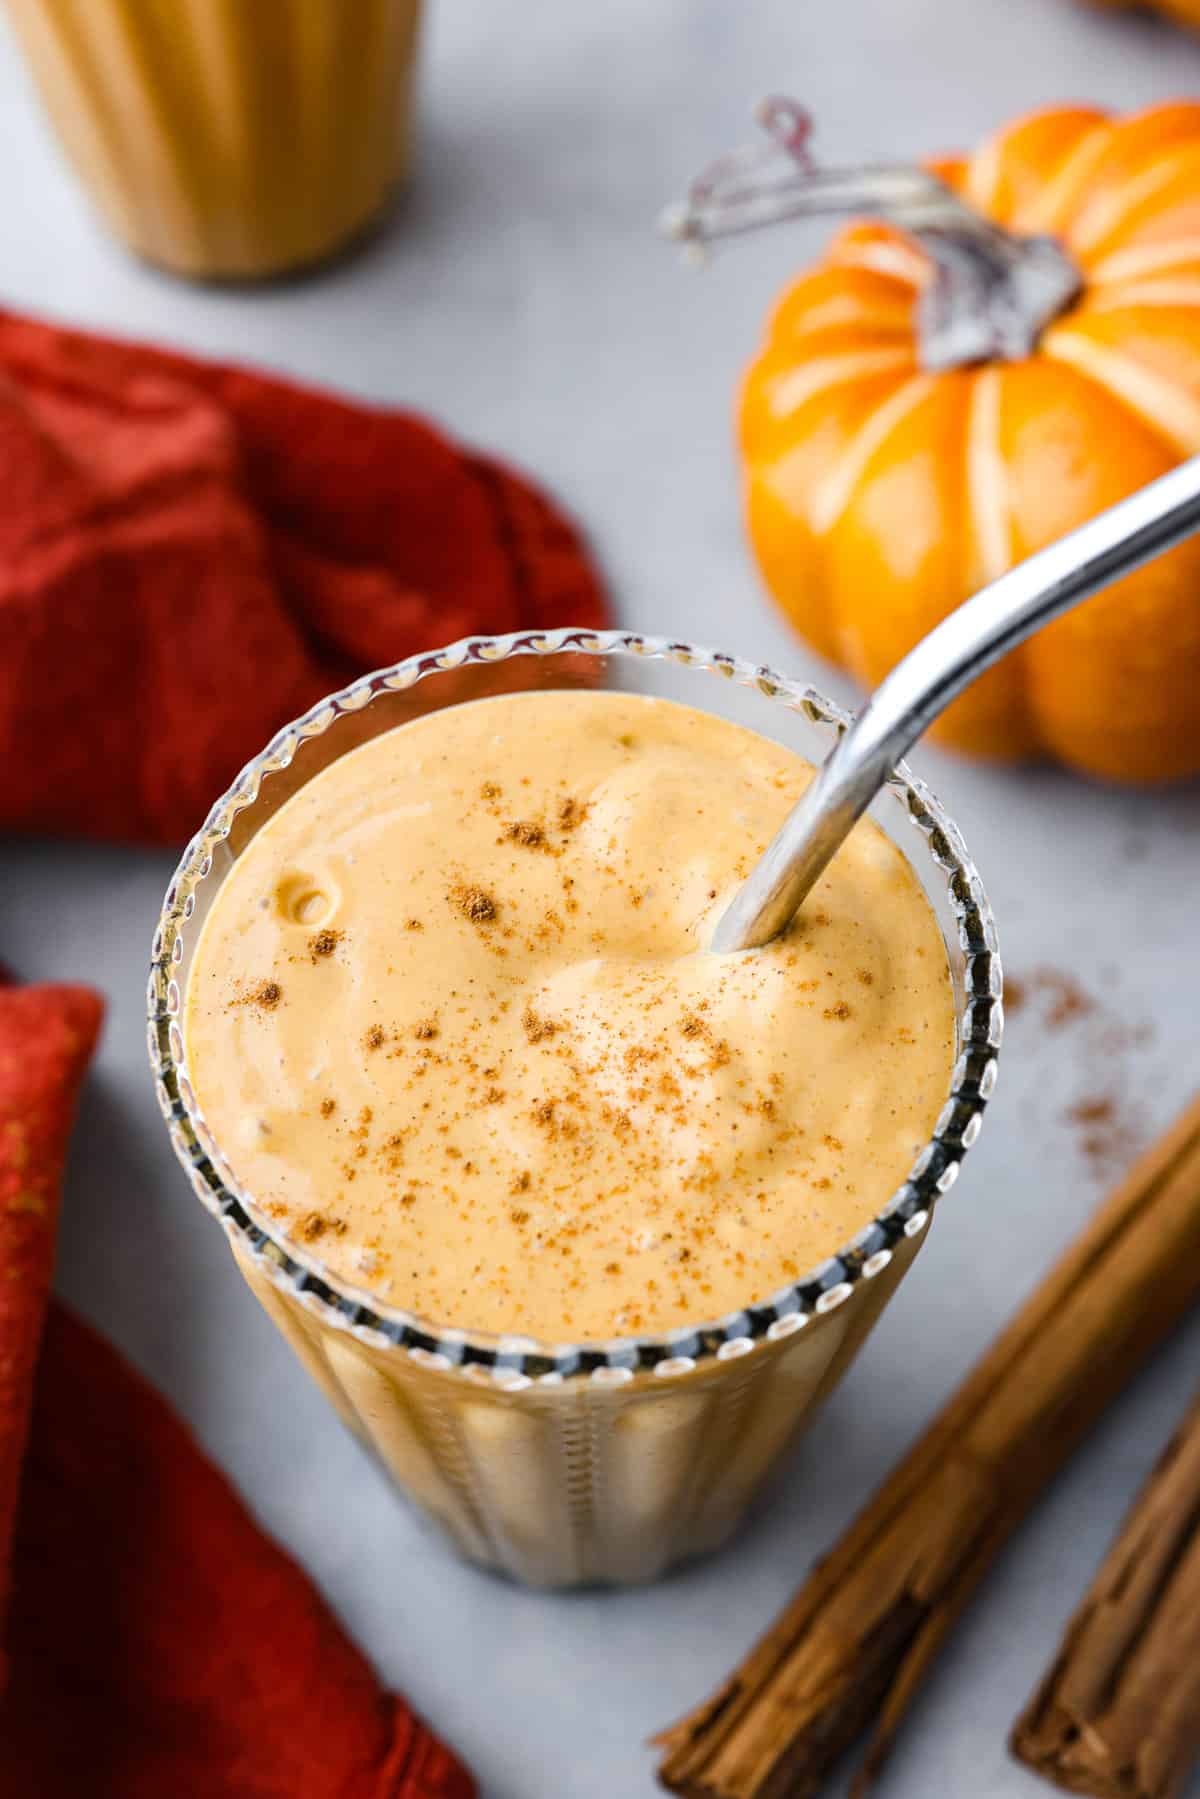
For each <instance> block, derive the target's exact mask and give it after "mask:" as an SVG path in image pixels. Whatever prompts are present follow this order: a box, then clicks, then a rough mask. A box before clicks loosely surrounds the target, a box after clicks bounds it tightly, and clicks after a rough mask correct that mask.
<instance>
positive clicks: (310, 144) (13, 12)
mask: <svg viewBox="0 0 1200 1799" xmlns="http://www.w3.org/2000/svg"><path fill="white" fill-rule="evenodd" d="M6 4H7V7H8V11H9V14H10V16H11V19H12V22H13V25H14V27H15V29H16V33H17V36H18V38H19V40H20V42H21V45H22V47H23V49H24V51H25V57H26V60H27V61H28V64H29V68H30V72H31V74H32V75H33V78H34V80H35V82H36V83H37V86H38V90H39V92H40V94H41V97H42V100H43V103H44V104H45V107H46V111H47V112H48V114H49V115H50V118H51V121H52V122H53V124H54V126H55V129H56V130H57V132H58V135H59V138H60V140H61V142H62V147H63V149H64V151H65V152H66V154H67V156H68V157H69V159H70V161H71V163H72V164H73V166H74V168H75V172H76V174H77V175H78V176H79V178H80V180H81V181H82V183H83V185H84V187H85V189H86V190H87V193H88V195H89V197H90V198H91V200H92V201H93V203H94V205H95V206H96V209H97V211H98V212H99V213H100V214H101V215H102V217H103V218H104V220H105V222H106V223H107V224H108V226H109V227H110V229H111V230H112V231H114V232H115V233H116V235H117V236H118V237H119V238H121V239H122V240H123V241H124V242H125V243H126V244H128V245H129V247H130V249H131V250H134V251H136V252H137V253H138V255H140V256H144V257H146V258H147V259H148V260H149V261H150V262H153V263H157V264H159V265H160V266H161V267H163V268H167V269H171V270H172V271H173V272H174V273H175V274H178V275H190V276H194V277H197V278H200V279H210V280H254V279H258V278H260V277H262V276H267V275H279V274H283V273H285V272H287V271H290V270H294V269H299V268H303V267H304V266H305V265H307V264H309V263H314V262H321V261H324V260H325V259H326V258H328V257H330V256H332V255H334V254H335V253H336V252H337V251H339V250H340V249H342V247H343V246H344V245H346V244H347V243H349V242H350V241H351V240H352V239H354V238H356V237H357V236H358V235H359V234H360V233H361V232H363V231H364V230H365V228H366V227H367V226H368V225H369V224H370V222H371V221H372V219H374V218H375V216H376V214H377V213H378V212H379V211H380V209H381V208H382V207H383V205H384V203H385V201H386V200H387V197H388V195H389V194H390V192H391V191H392V188H393V187H394V186H395V185H396V183H397V182H399V181H400V180H402V179H403V177H404V175H405V174H406V172H407V168H408V159H409V146H410V141H411V127H412V90H413V75H414V68H415V63H416V51H417V30H418V20H419V12H420V0H234V3H233V4H230V0H6Z"/></svg>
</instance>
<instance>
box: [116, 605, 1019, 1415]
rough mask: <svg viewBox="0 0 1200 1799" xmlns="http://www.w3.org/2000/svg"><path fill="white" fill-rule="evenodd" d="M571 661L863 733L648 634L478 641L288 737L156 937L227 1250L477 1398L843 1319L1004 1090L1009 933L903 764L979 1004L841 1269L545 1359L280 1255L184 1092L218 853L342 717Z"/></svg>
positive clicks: (165, 1055)
mask: <svg viewBox="0 0 1200 1799" xmlns="http://www.w3.org/2000/svg"><path fill="white" fill-rule="evenodd" d="M564 652H565V653H571V652H576V653H579V654H582V655H591V656H603V657H619V656H628V657H635V658H642V659H647V658H651V659H669V660H671V661H674V662H677V663H680V664H681V665H683V666H685V667H689V668H696V669H701V670H705V671H707V672H709V673H712V674H717V675H721V676H723V677H724V678H725V679H727V680H730V681H734V682H736V683H739V684H740V685H742V686H745V687H753V688H757V689H758V691H759V692H760V693H762V694H764V695H765V696H766V697H767V698H769V699H774V700H778V701H779V702H780V703H781V704H783V705H784V706H786V707H787V708H788V709H789V710H792V711H796V712H802V713H803V714H804V715H805V717H806V718H808V720H809V721H810V722H811V723H813V724H816V725H818V726H824V727H827V728H828V731H829V733H830V738H831V741H832V740H833V739H834V738H835V737H836V736H837V735H839V734H840V733H841V732H842V731H844V730H845V728H846V725H847V723H848V722H849V714H848V713H847V712H846V711H844V710H843V708H841V707H840V706H837V705H836V704H834V702H832V701H830V700H827V699H825V698H824V697H823V696H822V695H821V694H819V693H817V692H816V691H815V689H813V688H811V687H807V686H804V685H801V684H800V683H798V682H796V681H793V680H791V679H789V678H788V677H786V676H783V675H779V674H776V673H774V672H773V671H772V670H771V669H768V668H763V667H761V666H758V665H756V664H754V663H751V662H747V661H745V660H743V659H742V658H740V657H737V656H732V655H728V654H726V653H724V652H721V651H713V650H709V649H705V648H700V647H697V646H695V645H692V644H687V643H680V642H675V641H672V640H671V639H667V638H660V637H650V636H645V635H642V634H641V633H638V632H630V631H589V630H583V629H571V628H568V629H564V630H558V631H528V632H513V633H510V634H508V635H506V636H503V637H467V638H463V639H462V640H461V641H460V642H458V643H455V644H451V645H449V646H448V647H446V648H445V649H440V650H434V651H430V652H427V653H425V654H421V655H417V656H412V657H409V658H408V659H407V660H406V661H404V662H400V663H397V664H396V665H395V666H393V667H391V668H385V669H380V670H376V671H375V672H374V673H372V674H368V675H364V676H362V677H361V678H360V679H359V680H357V681H355V682H352V683H351V685H350V686H348V687H346V688H344V689H343V690H342V691H341V692H340V693H337V694H334V695H332V696H330V697H329V698H327V699H324V700H321V701H320V702H319V703H318V704H317V705H315V706H313V707H312V708H311V709H310V710H309V711H308V712H306V713H305V714H304V715H303V717H301V718H299V719H296V720H294V721H293V722H292V723H291V724H288V725H285V726H284V727H283V729H282V730H281V731H279V732H277V733H276V735H275V737H274V738H273V739H272V741H271V742H270V743H269V744H268V745H267V747H266V749H265V750H263V751H262V753H261V754H260V755H258V756H256V757H255V758H254V759H253V761H251V762H249V763H248V764H247V765H246V767H245V768H244V769H243V770H242V772H241V773H240V774H239V775H238V777H237V779H236V780H235V781H234V782H233V785H232V786H231V787H230V788H229V790H228V791H227V792H226V793H225V794H224V795H223V796H222V797H221V798H220V799H219V800H218V801H217V802H216V804H215V805H214V806H213V808H212V810H211V812H210V813H209V815H208V817H207V819H206V820H205V822H204V824H203V825H202V826H201V828H200V830H199V831H198V832H197V833H196V835H195V836H194V837H193V838H192V840H191V842H190V843H189V844H188V846H187V849H186V850H185V851H184V853H183V856H182V859H181V860H180V863H179V866H178V868H177V869H176V871H175V874H174V876H173V877H172V880H171V883H170V886H169V887H168V889H167V894H166V898H165V900H164V903H163V911H162V916H161V919H160V921H159V926H158V929H157V931H156V933H155V937H154V944H153V950H152V962H151V969H150V979H149V986H148V993H147V1011H148V1048H149V1054H150V1063H151V1068H152V1071H153V1074H154V1079H155V1087H156V1091H157V1096H158V1102H159V1106H160V1109H161V1111H162V1114H163V1118H164V1120H165V1121H166V1124H167V1128H168V1131H169V1133H170V1137H171V1142H172V1145H173V1147H174V1150H175V1153H176V1156H177V1157H178V1159H179V1161H180V1163H181V1164H182V1166H183V1168H184V1170H185V1172H186V1173H187V1175H188V1178H189V1180H190V1182H191V1185H192V1188H193V1190H194V1191H195V1193H196V1194H197V1196H198V1197H199V1198H200V1200H201V1201H202V1202H203V1204H204V1205H205V1207H206V1208H207V1209H208V1211H209V1212H211V1213H212V1214H213V1215H214V1216H215V1217H216V1218H217V1219H218V1220H219V1222H220V1223H221V1225H222V1227H223V1228H224V1230H225V1231H226V1232H227V1234H228V1235H229V1236H230V1238H231V1240H232V1239H240V1248H241V1250H242V1252H243V1254H248V1255H249V1257H250V1259H251V1261H252V1262H253V1264H254V1265H255V1267H256V1269H257V1271H258V1272H259V1273H260V1274H262V1275H264V1276H265V1277H266V1278H267V1279H268V1280H269V1281H270V1282H271V1284H272V1285H273V1286H276V1287H278V1288H280V1289H281V1290H282V1291H284V1292H285V1293H288V1294H290V1295H292V1296H293V1297H294V1298H296V1299H299V1300H300V1302H301V1303H302V1304H303V1305H304V1306H305V1307H306V1308H307V1309H309V1310H312V1311H314V1312H315V1313H317V1314H318V1315H319V1317H320V1319H321V1322H322V1323H323V1324H325V1325H329V1326H333V1327H334V1328H339V1329H342V1330H346V1331H349V1332H350V1333H351V1334H353V1335H354V1336H356V1337H358V1338H359V1339H360V1340H361V1341H362V1342H364V1343H365V1344H367V1345H369V1346H371V1347H374V1348H385V1347H391V1346H394V1347H396V1348H398V1349H406V1350H408V1351H409V1352H410V1353H412V1354H414V1355H415V1356H416V1358H417V1359H419V1360H420V1361H422V1362H423V1363H424V1364H425V1365H426V1366H430V1367H436V1368H441V1369H446V1370H458V1371H459V1372H461V1373H462V1374H464V1375H466V1376H468V1377H471V1378H473V1379H475V1380H480V1379H483V1380H486V1381H489V1382H490V1381H493V1380H494V1381H495V1382H496V1384H497V1385H498V1386H499V1387H501V1388H502V1389H503V1390H515V1389H517V1388H520V1387H524V1386H527V1385H529V1384H530V1383H532V1382H535V1381H536V1382H541V1383H545V1384H547V1385H554V1384H558V1383H560V1382H562V1381H564V1380H572V1381H573V1380H578V1379H580V1378H583V1379H591V1380H592V1381H594V1382H596V1383H598V1384H612V1385H619V1384H621V1383H623V1382H624V1381H627V1380H630V1379H632V1378H633V1377H634V1375H635V1374H644V1373H655V1374H660V1375H662V1376H665V1377H670V1376H671V1375H680V1374H685V1373H689V1372H691V1371H692V1369H694V1368H695V1367H697V1366H698V1365H699V1364H700V1363H701V1362H704V1361H706V1360H708V1359H710V1358H716V1359H718V1360H722V1361H724V1360H728V1359H732V1358H734V1357H737V1356H739V1355H743V1354H746V1353H748V1352H749V1351H750V1350H752V1349H753V1348H754V1347H755V1345H756V1344H758V1343H760V1342H764V1341H772V1342H774V1341H778V1340H779V1339H780V1338H783V1337H787V1336H791V1335H793V1334H794V1333H795V1332H797V1331H799V1330H801V1329H802V1328H803V1327H804V1326H805V1325H806V1324H807V1323H808V1322H809V1320H810V1319H812V1318H813V1317H815V1316H819V1315H821V1314H824V1313H826V1312H829V1311H832V1310H833V1309H835V1308H836V1307H837V1306H839V1305H841V1304H842V1303H843V1302H844V1301H845V1300H847V1299H849V1298H850V1297H851V1296H852V1294H853V1292H854V1289H855V1286H856V1285H857V1283H859V1282H860V1281H869V1280H871V1279H872V1278H873V1277H874V1276H875V1275H876V1274H878V1273H880V1272H881V1271H882V1270H883V1268H885V1267H886V1266H887V1264H888V1262H889V1261H890V1260H891V1254H892V1249H893V1247H894V1246H895V1245H896V1244H897V1243H898V1242H900V1241H901V1240H902V1239H903V1238H905V1237H915V1236H919V1235H920V1234H921V1232H922V1231H923V1230H924V1229H925V1228H926V1226H927V1224H928V1222H929V1216H930V1213H931V1212H932V1209H933V1207H934V1205H935V1204H936V1202H937V1200H938V1199H939V1198H940V1197H941V1195H942V1194H944V1193H946V1192H948V1191H949V1189H950V1188H951V1187H952V1186H953V1184H954V1182H955V1180H956V1179H957V1177H958V1172H959V1168H960V1166H961V1164H962V1160H963V1157H964V1156H965V1154H966V1152H967V1150H968V1149H969V1148H970V1147H971V1145H972V1144H973V1143H974V1142H975V1140H976V1138H977V1137H978V1135H979V1130H980V1126H981V1123H982V1118H983V1111H984V1108H985V1106H986V1104H987V1101H988V1099H989V1097H990V1095H991V1093H992V1090H993V1088H994V1086H995V1081H996V1070H997V1061H996V1058H997V1052H998V1050H999V1047H1000V1039H1001V1034H1002V1031H1003V1024H1004V1014H1003V1006H1002V1004H1001V992H1002V975H1001V967H1000V959H999V955H998V953H997V948H996V932H995V923H994V920H993V918H992V913H991V908H990V905H989V903H988V900H987V896H986V894H985V893H984V891H983V886H982V883H981V881H980V879H979V875H978V873H977V872H976V870H975V867H974V864H973V863H972V861H971V859H970V856H969V854H968V852H967V848H966V845H965V843H964V842H963V840H962V836H961V834H960V832H959V830H958V828H957V826H956V825H955V824H954V823H953V822H952V820H951V819H950V818H949V817H948V816H947V814H946V813H945V811H944V810H943V808H942V806H941V804H940V802H939V801H938V800H937V799H936V798H935V797H934V795H933V794H932V793H931V792H930V791H929V789H928V788H927V787H926V786H925V784H924V782H922V781H921V780H919V779H918V778H917V777H916V776H915V775H913V774H912V772H911V770H910V769H909V768H908V766H907V764H905V763H903V762H902V763H900V764H898V765H897V768H896V770H895V772H894V774H893V776H892V778H891V780H890V781H889V782H888V788H889V789H890V790H891V791H892V792H893V793H895V794H897V795H898V796H899V797H900V799H901V800H902V802H903V804H904V805H905V807H906V810H907V813H908V818H909V822H910V823H911V824H912V825H913V827H914V828H915V829H916V830H918V831H919V832H921V833H922V835H923V836H924V837H925V838H926V839H927V846H928V853H929V855H930V857H931V858H932V860H933V861H934V863H936V865H937V866H938V867H939V868H940V869H941V870H942V871H943V872H944V874H945V876H946V884H947V891H948V894H949V898H950V903H951V905H952V907H953V910H954V913H955V915H956V918H957V923H958V938H959V946H960V949H961V952H962V955H963V959H964V982H963V985H964V994H965V998H964V1003H963V1007H962V1010H961V1012H960V1015H959V1018H958V1035H959V1043H960V1049H959V1054H958V1057H957V1060H956V1062H955V1066H954V1070H953V1075H952V1078H951V1085H950V1093H949V1096H948V1098H947V1101H946V1104H945V1106H944V1107H943V1109H942V1111H941V1113H940V1115H939V1117H938V1120H937V1123H936V1125H935V1127H934V1131H933V1135H932V1137H931V1138H930V1140H929V1142H928V1143H927V1144H926V1145H925V1147H924V1148H923V1149H922V1150H921V1151H920V1153H919V1154H918V1156H917V1158H916V1160H915V1161H914V1163H913V1166H912V1167H911V1169H910V1170H909V1173H908V1175H907V1177H906V1179H905V1180H904V1182H903V1183H902V1185H901V1186H900V1187H899V1189H898V1190H897V1191H896V1192H895V1193H894V1194H893V1195H892V1197H891V1199H890V1200H889V1201H888V1203H887V1205H886V1206H884V1208H883V1209H882V1211H881V1212H879V1214H878V1215H877V1216H876V1217H875V1219H873V1220H872V1222H871V1223H870V1224H868V1225H867V1226H866V1227H865V1228H864V1229H863V1230H861V1231H860V1232H859V1233H858V1234H857V1236H855V1237H854V1238H853V1239H852V1240H851V1241H850V1242H849V1243H848V1244H846V1245H845V1246H844V1247H843V1248H842V1249H840V1250H839V1251H838V1252H837V1253H836V1254H835V1255H833V1256H831V1257H830V1258H829V1259H828V1260H827V1261H825V1262H823V1263H821V1264H820V1265H819V1266H818V1267H816V1268H814V1269H812V1270H811V1271H810V1272H809V1273H808V1274H806V1275H804V1276H803V1277H802V1278H801V1279H800V1280H798V1281H794V1282H792V1283H790V1284H789V1285H788V1286H786V1287H784V1288H782V1289H780V1290H779V1291H778V1292H777V1293H775V1294H773V1295H772V1296H771V1297H770V1298H769V1299H766V1300H763V1301H762V1302H760V1303H757V1304H754V1305H750V1306H747V1307H746V1308H744V1309H742V1310H739V1311H735V1312H730V1313H726V1314H725V1315H724V1316H723V1317H720V1318H715V1319H713V1320H711V1321H710V1322H707V1323H704V1324H699V1325H696V1326H686V1327H683V1328H679V1329H676V1330H673V1331H670V1332H666V1333H663V1334H660V1335H653V1334H650V1335H636V1336H625V1337H619V1338H615V1339H612V1340H609V1341H604V1342H585V1343H579V1344H543V1343H537V1342H535V1341H533V1340H532V1339H530V1338H527V1337H517V1336H513V1337H497V1336H490V1335H488V1334H486V1333H482V1332H470V1331H464V1330H459V1329H452V1328H448V1327H444V1326H441V1325H437V1324H434V1323H432V1322H430V1321H429V1320H426V1319H423V1318H421V1317H419V1316H418V1315H416V1314H414V1313H411V1312H408V1311H405V1310H404V1309H402V1308H400V1307H395V1306H389V1305H388V1304H387V1303H386V1302H385V1301H383V1300H381V1299H380V1298H378V1297H377V1296H372V1295H371V1294H370V1293H369V1292H368V1291H366V1290H363V1289H358V1288H356V1287H354V1286H352V1285H351V1284H349V1283H348V1282H346V1281H343V1280H334V1279H333V1278H331V1277H330V1276H329V1274H328V1273H327V1272H326V1271H325V1269H324V1268H323V1266H322V1265H321V1263H320V1262H319V1260H318V1259H317V1258H314V1257H309V1256H306V1255H305V1254H304V1253H303V1252H302V1251H301V1250H300V1249H299V1247H298V1246H296V1245H294V1244H292V1243H291V1242H290V1241H288V1240H286V1239H282V1240H281V1237H280V1236H279V1235H276V1234H275V1233H273V1232H272V1231H271V1230H270V1229H268V1228H267V1225H266V1223H265V1220H264V1218H263V1215H262V1214H261V1213H260V1211H259V1209H258V1207H257V1206H256V1204H255V1201H254V1199H253V1197H252V1195H250V1194H248V1193H246V1192H245V1191H244V1190H243V1189H242V1188H241V1187H240V1186H239V1185H238V1183H237V1181H236V1179H235V1177H234V1175H233V1173H232V1171H231V1170H230V1169H229V1167H228V1166H227V1165H226V1163H225V1161H224V1158H223V1156H222V1155H221V1153H220V1150H219V1147H218V1146H217V1144H216V1143H215V1141H214V1140H213V1137H212V1134H211V1132H210V1131H209V1129H208V1127H207V1125H206V1124H205V1121H204V1118H203V1115H202V1113H201V1112H200V1109H199V1107H198V1105H197V1103H196V1098H195V1095H194V1093H193V1091H192V1087H191V1083H190V1080H189V1078H188V1072H187V1062H186V1056H185V1047H184V1042H183V1034H182V1013H183V993H182V990H181V986H180V983H179V981H178V979H177V971H178V969H179V965H180V963H181V962H182V959H183V950H184V933H185V932H186V930H187V927H188V924H189V922H190V920H191V918H192V916H193V912H194V909H195V895H196V890H197V888H198V887H199V885H200V884H201V883H202V882H203V881H204V880H205V879H206V878H207V877H208V875H209V874H210V873H211V870H212V866H213V851H214V849H216V848H217V847H218V846H219V845H220V844H221V843H223V842H224V840H225V839H226V838H227V837H228V835H229V832H230V828H231V826H232V823H233V821H234V819H235V818H236V817H237V815H238V814H239V813H241V812H243V811H245V810H246V809H247V808H248V807H250V806H252V805H253V804H254V803H255V801H256V800H257V799H258V797H259V793H260V790H261V789H262V787H263V785H264V783H266V782H269V781H270V779H271V777H272V775H273V774H275V773H277V772H279V771H280V770H282V769H285V768H287V767H289V766H290V764H291V762H292V759H293V757H294V756H295V754H296V751H297V749H298V748H299V747H300V745H301V744H302V743H303V742H305V741H306V740H308V739H310V738H312V737H316V736H320V735H322V734H323V733H324V732H325V731H327V730H328V729H329V727H330V726H331V725H332V724H333V723H334V722H335V721H336V720H337V719H338V718H339V717H340V716H342V715H344V714H345V713H348V712H358V711H361V710H362V709H363V708H364V707H365V706H369V705H370V704H371V702H372V701H373V700H375V699H377V698H379V697H380V696H381V695H383V694H386V693H388V692H396V691H401V690H404V689H407V688H410V687H413V686H415V685H416V683H417V682H419V681H422V680H424V679H425V678H426V677H427V676H430V675H436V674H440V673H444V672H445V671H447V670H449V669H454V668H459V667H462V666H463V665H464V664H467V663H471V662H499V661H504V660H506V659H508V658H509V657H512V656H550V655H560V654H563V653H564Z"/></svg>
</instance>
